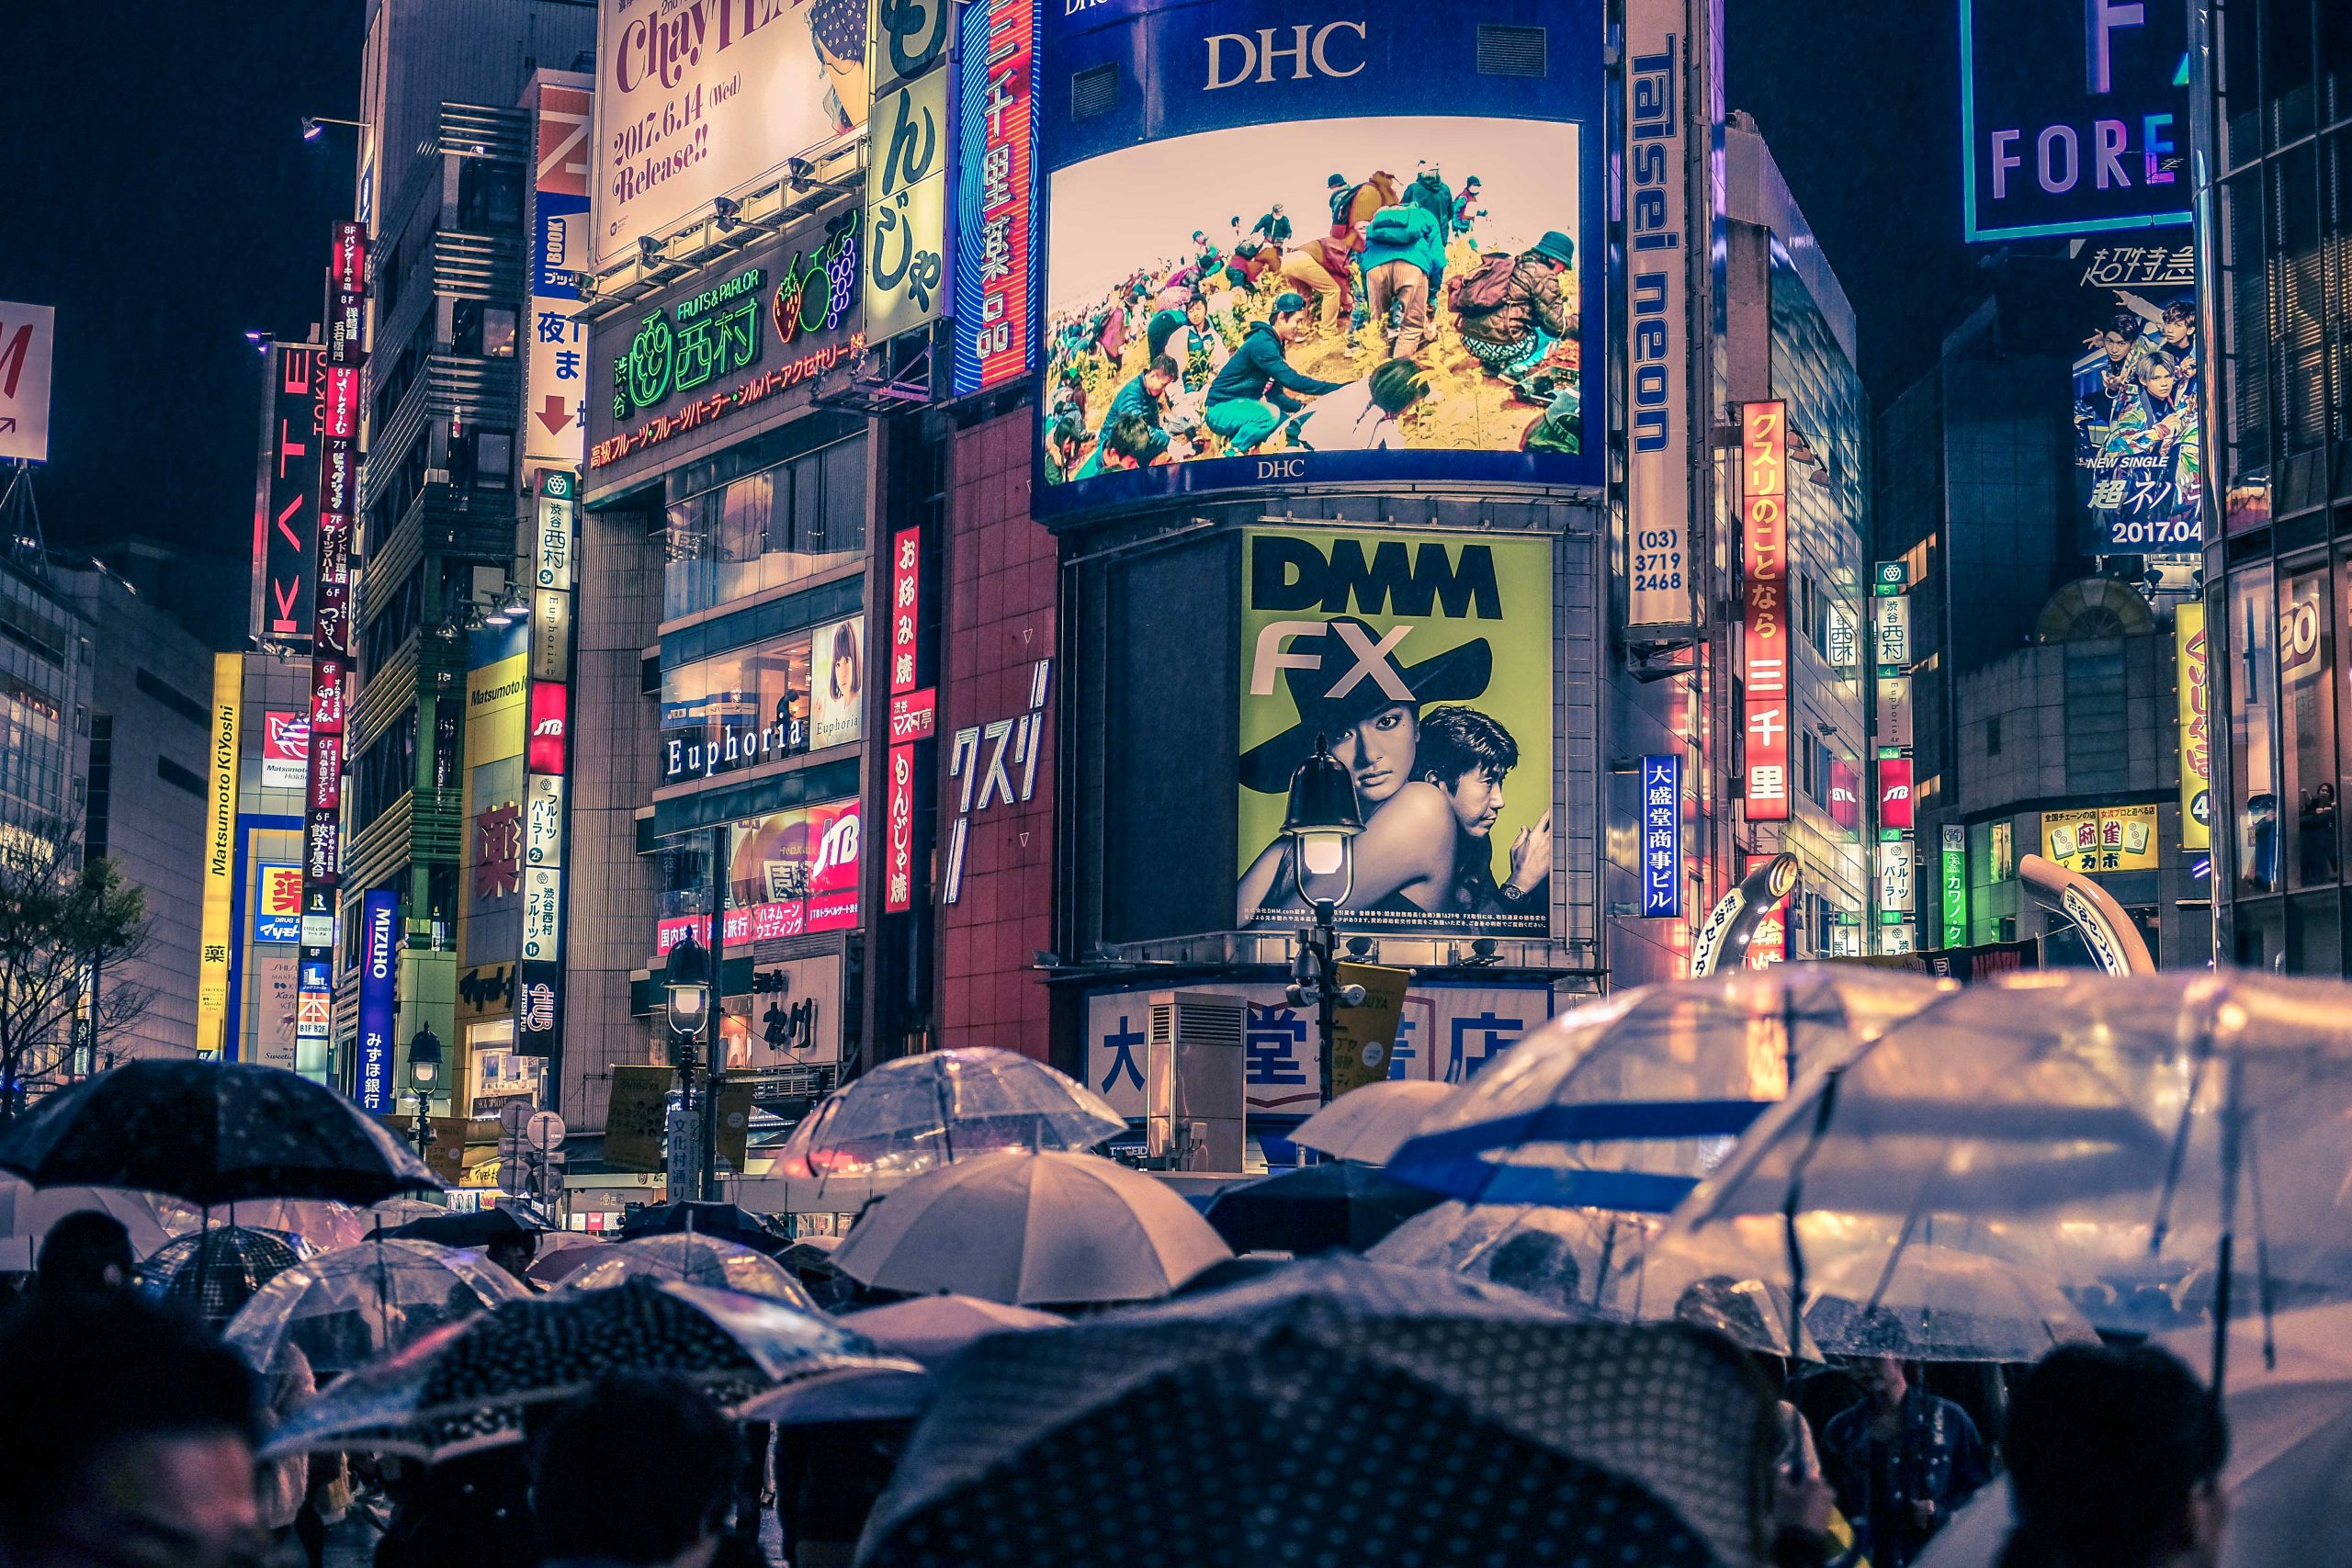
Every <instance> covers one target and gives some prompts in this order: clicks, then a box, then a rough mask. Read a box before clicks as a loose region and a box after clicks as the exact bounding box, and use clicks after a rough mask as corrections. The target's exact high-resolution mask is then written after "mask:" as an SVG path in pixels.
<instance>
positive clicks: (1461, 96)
mask: <svg viewBox="0 0 2352 1568" xmlns="http://www.w3.org/2000/svg"><path fill="white" fill-rule="evenodd" d="M1064 9H1065V8H1059V7H1057V8H1052V9H1049V10H1048V12H1047V16H1046V39H1045V51H1046V60H1047V61H1048V62H1050V66H1049V77H1050V92H1051V94H1052V95H1053V96H1055V98H1056V100H1057V102H1058V101H1059V100H1061V99H1065V98H1066V99H1067V100H1068V102H1069V111H1068V112H1067V113H1063V112H1056V113H1052V114H1048V115H1046V116H1044V117H1042V123H1041V126H1040V135H1041V138H1042V141H1043V146H1042V148H1041V162H1042V164H1043V166H1044V168H1045V169H1046V177H1045V182H1044V183H1045V187H1046V192H1045V194H1046V224H1045V257H1046V260H1045V271H1046V278H1045V285H1044V292H1043V309H1042V312H1041V316H1040V330H1041V349H1040V353H1041V357H1042V360H1043V363H1044V367H1045V387H1046V392H1045V395H1044V397H1042V398H1041V400H1040V407H1041V414H1040V418H1041V425H1040V432H1039V442H1038V465H1039V482H1038V484H1037V486H1036V489H1035V496H1034V504H1035V507H1036V509H1037V510H1038V512H1039V513H1041V514H1047V513H1056V512H1073V511H1078V510H1081V509H1089V508H1098V507H1103V506H1118V505H1123V504H1127V503H1131V502H1137V501H1142V500H1147V499H1149V498H1152V497H1157V496H1166V495H1170V494H1179V493H1189V492H1193V491H1208V490H1220V489H1234V488H1263V487H1268V486H1281V485H1289V484H1297V483H1317V482H1327V481H1328V482H1335V483H1351V482H1365V481H1383V482H1397V481H1407V482H1409V481H1411V480H1415V479H1427V480H1430V481H1443V482H1453V483H1460V482H1472V483H1477V482H1511V481H1518V482H1525V483H1545V484H1590V485H1598V484H1599V483H1600V481H1601V479H1602V472H1603V465H1602V451H1601V448H1602V445H1603V443H1602V440H1601V432H1600V409H1601V407H1602V405H1603V404H1604V403H1605V398H1604V396H1603V382H1602V381H1601V380H1600V378H1595V379H1594V380H1593V382H1592V383H1591V384H1590V386H1589V387H1588V386H1587V384H1586V381H1585V378H1584V368H1585V367H1586V366H1587V365H1588V364H1590V365H1595V366H1598V365H1600V364H1602V363H1604V361H1603V359H1602V354H1603V351H1604V346H1605V345H1604V344H1603V343H1602V339H1601V332H1600V324H1601V322H1602V321H1603V319H1604V314H1605V312H1604V309H1603V305H1602V296H1601V284H1602V275H1603V273H1604V272H1605V270H1606V268H1605V265H1604V263H1603V258H1602V257H1601V255H1600V230H1601V218H1602V208H1603V206H1604V205H1605V204H1604V202H1603V200H1602V197H1601V186H1600V127H1601V88H1602V69H1601V44H1602V38H1601V27H1600V13H1599V9H1598V7H1597V6H1592V5H1589V4H1583V3H1577V0H1512V3H1509V4H1504V5H1500V6H1494V7H1487V8H1482V9H1481V10H1480V11H1479V12H1478V14H1477V15H1476V16H1475V17H1473V16H1472V15H1471V14H1470V13H1468V12H1464V11H1460V10H1457V9H1453V8H1447V7H1438V6H1427V7H1403V6H1398V7H1393V8H1385V9H1383V10H1379V11H1374V12H1372V13H1369V14H1366V15H1364V16H1362V17H1345V18H1324V19H1320V20H1313V21H1306V20H1302V19H1301V18H1300V17H1296V16H1295V15H1293V14H1291V13H1289V12H1286V11H1282V10H1280V9H1279V8H1277V7H1273V6H1269V5H1267V4H1266V3H1265V0H1209V3H1207V4H1199V5H1187V6H1174V5H1165V4H1159V5H1154V4H1148V3H1147V4H1143V5H1137V6H1117V7H1109V6H1105V7H1100V8H1089V9H1085V10H1081V11H1080V13H1079V14H1078V15H1075V16H1069V15H1065V14H1063V10H1064ZM1104 12H1110V13H1112V14H1110V15H1107V16H1106V15H1104V14H1103V13H1104ZM1588 400H1589V401H1590V403H1591V405H1592V407H1593V410H1594V414H1593V419H1592V422H1591V428H1590V430H1589V431H1588V428H1587V420H1586V416H1585V407H1586V403H1587V402H1588Z"/></svg>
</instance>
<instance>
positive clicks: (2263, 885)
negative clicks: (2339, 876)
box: [2229, 567, 2278, 893]
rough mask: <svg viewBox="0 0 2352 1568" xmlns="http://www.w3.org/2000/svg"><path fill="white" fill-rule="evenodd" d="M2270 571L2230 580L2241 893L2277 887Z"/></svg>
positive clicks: (2274, 621) (2233, 771) (2233, 794)
mask: <svg viewBox="0 0 2352 1568" xmlns="http://www.w3.org/2000/svg"><path fill="white" fill-rule="evenodd" d="M2270 589H2271V579H2270V569H2269V568H2267V567H2263V568H2260V569H2258V570H2254V571H2248V572H2244V573H2241V574H2240V575H2239V576H2237V577H2235V578H2233V579H2232V580H2231V583H2230V641H2231V645H2232V646H2231V649H2230V651H2231V659H2230V672H2231V677H2232V679H2231V681H2230V686H2231V688H2232V689H2231V691H2230V693H2229V698H2230V701H2229V711H2230V775H2231V789H2230V798H2231V799H2232V800H2233V802H2235V803H2236V805H2237V821H2236V831H2237V841H2236V850H2237V881H2238V891H2240V892H2241V893H2276V892H2277V891H2278V754H2277V752H2276V751H2275V750H2273V749H2272V748H2273V740H2272V736H2271V726H2272V723H2273V722H2274V720H2275V717H2276V714H2277V709H2278V611H2277V608H2276V606H2275V605H2274V604H2273V603H2272V600H2271V597H2270Z"/></svg>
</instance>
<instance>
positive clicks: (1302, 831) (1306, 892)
mask: <svg viewBox="0 0 2352 1568" xmlns="http://www.w3.org/2000/svg"><path fill="white" fill-rule="evenodd" d="M1361 832H1363V812H1362V810H1361V809H1359V808H1358V807H1357V805H1356V782H1355V780H1354V778H1353V777H1351V775H1350V774H1349V773H1348V770H1347V768H1346V766H1345V765H1344V764H1342V763H1341V762H1340V760H1339V759H1338V758H1337V757H1334V756H1332V755H1331V748H1330V745H1329V741H1327V740H1326V739H1325V738H1324V737H1322V736H1320V735H1318V736H1317V737H1316V738H1315V751H1314V754H1313V755H1312V756H1310V757H1308V758H1307V759H1306V761H1304V762H1301V763H1300V764H1299V765H1298V771H1297V772H1296V773H1293V774H1291V776H1290V809H1289V810H1288V811H1287V812H1286V813H1285V814H1284V815H1283V835H1284V836H1285V837H1287V838H1288V839H1289V840H1290V845H1291V871H1292V874H1293V875H1294V876H1295V878H1296V879H1297V882H1298V894H1299V897H1302V898H1304V899H1306V903H1307V907H1308V908H1311V909H1313V910H1314V912H1315V924H1314V928H1313V929H1312V930H1311V931H1308V932H1307V933H1306V935H1304V936H1302V937H1301V938H1300V939H1299V943H1298V956H1297V959H1296V960H1295V962H1294V963H1293V964H1292V965H1291V985H1290V991H1289V997H1290V1003H1291V1005H1292V1006H1293V1007H1308V1006H1312V1007H1313V1008H1314V1009H1315V1024H1316V1030H1317V1034H1318V1036H1319V1037H1320V1039H1321V1042H1322V1046H1323V1051H1322V1067H1321V1069H1320V1070H1319V1071H1318V1072H1317V1075H1316V1078H1317V1088H1318V1089H1319V1090H1320V1092H1321V1094H1322V1098H1323V1103H1324V1104H1326V1105H1329V1103H1330V1102H1331V1036H1332V1032H1333V1031H1334V1029H1335V1027H1336V1024H1337V1020H1336V1019H1335V1017H1334V1016H1333V1015H1334V1014H1335V1012H1336V1011H1337V1010H1339V1009H1340V1008H1341V1007H1354V1006H1355V1005H1356V1004H1358V1003H1359V1002H1361V1001H1363V987H1362V986H1341V985H1339V984H1337V983H1336V977H1337V974H1338V971H1337V970H1336V968H1335V967H1334V965H1335V964H1336V963H1337V960H1336V959H1335V958H1334V957H1333V954H1332V948H1333V944H1334V942H1335V941H1336V940H1337V939H1336V934H1335V933H1334V932H1333V931H1332V929H1331V923H1332V921H1333V919H1335V918H1336V917H1337V916H1338V914H1339V908H1340V905H1341V904H1343V903H1345V902H1347V897H1348V894H1349V893H1350V892H1351V891H1352V890H1353V888H1354V886H1355V838H1356V835H1357V834H1358V833H1361Z"/></svg>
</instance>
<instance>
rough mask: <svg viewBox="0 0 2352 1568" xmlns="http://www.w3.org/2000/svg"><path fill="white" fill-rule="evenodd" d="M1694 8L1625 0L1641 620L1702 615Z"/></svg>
mask: <svg viewBox="0 0 2352 1568" xmlns="http://www.w3.org/2000/svg"><path fill="white" fill-rule="evenodd" d="M1689 17H1690V12H1689V9H1688V7H1687V6H1685V5H1684V3H1683V0H1626V6H1625V119H1624V125H1625V131H1624V135H1625V153H1624V158H1623V164H1622V166H1623V171H1624V180H1625V190H1624V213H1625V268H1624V270H1625V333H1626V337H1625V377H1626V402H1627V409H1626V423H1627V431H1626V451H1625V537H1626V546H1627V548H1626V560H1627V566H1628V570H1627V572H1626V582H1625V624H1626V626H1628V627H1632V628H1636V629H1637V628H1640V627H1643V626H1685V625H1688V624H1689V622H1690V621H1691V369H1690V365H1691V355H1690V343H1691V321H1690V310H1691V304H1690V299H1691V270H1690V269H1691V259H1690V254H1689V244H1688V241H1687V239H1686V236H1687V235H1688V233H1689V231H1690V219H1689V211H1690V176H1689V174H1688V172H1687V164H1686V159H1687V158H1688V156H1689V141H1690V126H1691V118H1690V113H1689V109H1690V105H1689V103H1688V101H1687V98H1686V95H1685V92H1684V88H1685V86H1686V85H1687V84H1688V83H1689V81H1690V67H1691V35H1690V32H1689V30H1688V26H1687V24H1688V21H1689ZM1636 635H1638V630H1637V631H1636Z"/></svg>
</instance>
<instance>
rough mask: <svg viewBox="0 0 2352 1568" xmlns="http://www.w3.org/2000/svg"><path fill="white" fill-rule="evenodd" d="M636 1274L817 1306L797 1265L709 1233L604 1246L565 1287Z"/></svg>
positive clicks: (585, 1287) (587, 1286) (591, 1287)
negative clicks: (794, 1269) (789, 1266)
mask: <svg viewBox="0 0 2352 1568" xmlns="http://www.w3.org/2000/svg"><path fill="white" fill-rule="evenodd" d="M636 1279H649V1280H684V1281H685V1282H686V1283H688V1284H690V1285H708V1286H711V1287H713V1288H715V1289H718V1290H725V1291H741V1292H743V1293H744V1294H745V1295H748V1296H760V1297H763V1298H764V1299H766V1300H768V1301H772V1302H783V1303H786V1304H787V1305H790V1306H796V1307H798V1308H800V1309H801V1310H803V1311H804V1312H814V1311H816V1310H817V1303H815V1302H813V1301H811V1300H809V1292H807V1291H806V1290H804V1289H802V1287H801V1284H800V1281H799V1280H797V1279H795V1278H794V1277H793V1273H792V1270H791V1269H786V1267H785V1266H784V1265H783V1264H781V1263H778V1262H777V1261H776V1260H775V1258H770V1257H769V1256H768V1255H767V1254H765V1253H763V1252H754V1251H753V1250H752V1249H751V1248H750V1247H738V1246H736V1245H735V1244H734V1243H733V1242H731V1241H720V1240H718V1238H717V1237H715V1236H707V1235H646V1236H639V1237H638V1238H637V1239H636V1240H635V1241H624V1242H619V1243H616V1244H615V1245H614V1246H611V1247H600V1248H599V1249H598V1250H597V1251H596V1252H595V1253H594V1255H593V1256H592V1257H591V1258H589V1260H588V1261H587V1262H586V1263H585V1264H584V1265H583V1266H582V1267H581V1268H580V1269H577V1270H575V1271H573V1272H572V1273H571V1276H570V1278H568V1279H567V1280H565V1281H564V1286H563V1288H564V1289H565V1290H567V1291H603V1290H609V1289H611V1288H612V1287H613V1286H615V1285H617V1284H619V1283H620V1282H621V1281H622V1280H636Z"/></svg>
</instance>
